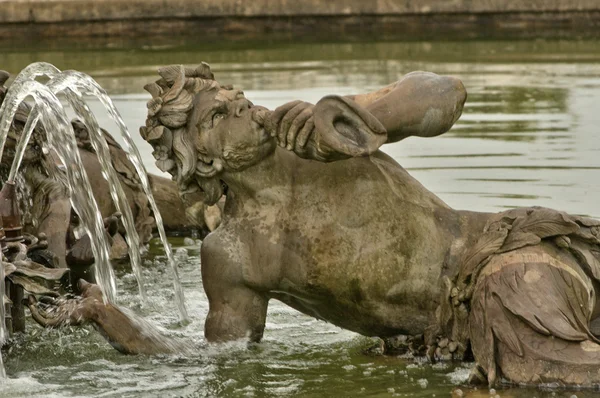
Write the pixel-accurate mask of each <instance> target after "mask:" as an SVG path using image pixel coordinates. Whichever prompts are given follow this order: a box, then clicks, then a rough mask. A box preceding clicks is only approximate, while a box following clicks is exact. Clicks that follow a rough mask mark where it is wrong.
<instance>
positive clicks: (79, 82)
mask: <svg viewBox="0 0 600 398" xmlns="http://www.w3.org/2000/svg"><path fill="white" fill-rule="evenodd" d="M62 73H63V74H64V75H65V76H68V77H69V78H70V81H69V83H68V84H64V79H63V80H61V81H62V82H63V83H61V84H58V83H57V82H58V81H59V80H55V79H56V77H57V75H58V74H61V72H60V70H59V69H58V68H56V67H55V66H54V65H51V64H48V63H45V62H40V63H36V64H31V65H29V66H28V67H27V68H25V69H24V70H23V71H22V72H21V73H20V74H19V75H18V76H17V78H16V79H15V83H18V82H20V81H24V80H27V79H35V77H36V76H39V75H44V74H45V75H47V76H49V77H51V78H52V79H51V81H50V82H49V85H50V86H51V87H53V88H54V89H53V91H54V92H60V91H63V90H64V89H65V88H67V89H68V90H67V91H68V92H70V93H71V94H68V95H67V97H68V99H69V101H70V102H71V101H72V100H73V98H69V97H73V96H77V95H78V94H79V91H78V90H77V89H79V90H83V91H84V93H85V94H91V95H93V96H95V97H96V98H98V99H99V100H100V102H101V103H102V104H103V105H104V107H105V108H106V110H107V111H108V113H109V115H110V116H111V118H112V119H113V120H114V121H115V123H116V124H117V126H118V127H119V130H120V133H121V136H122V137H123V140H124V142H125V145H124V146H125V151H126V153H127V156H128V159H129V160H130V161H131V163H132V164H133V165H134V167H135V169H136V172H137V174H138V176H139V178H140V181H141V184H142V187H143V189H144V193H145V194H146V196H147V197H148V201H149V202H150V206H151V208H152V211H153V213H154V218H155V221H156V226H157V229H158V232H159V235H160V238H161V240H162V243H163V247H164V249H165V254H166V255H167V259H168V262H169V265H170V269H171V274H172V277H173V285H174V289H175V300H176V304H177V307H178V309H179V314H180V319H181V320H182V321H187V320H188V315H187V310H186V308H185V299H184V295H183V289H182V287H181V283H180V282H179V275H178V272H177V264H176V262H175V259H174V256H173V251H172V250H171V247H170V246H169V244H168V241H167V236H166V233H165V229H164V226H163V222H162V217H161V215H160V212H159V211H158V206H157V205H156V201H155V200H154V196H153V195H152V189H151V187H150V183H149V181H148V176H147V172H146V169H145V167H144V165H143V163H142V160H141V159H142V158H141V155H140V153H139V151H138V149H137V147H136V146H135V144H134V142H133V139H132V138H131V134H129V130H128V129H127V126H126V125H125V122H124V121H123V119H122V117H121V115H120V114H119V112H118V110H117V109H116V107H115V106H114V104H113V103H112V101H111V100H110V98H109V97H108V94H107V93H106V92H105V91H104V89H102V87H100V85H99V84H98V83H97V82H96V81H95V80H93V79H92V78H91V77H90V76H88V75H85V74H83V73H81V72H77V71H65V72H62ZM53 81H54V83H53ZM15 83H13V85H14V84H15ZM73 86H75V87H76V88H77V89H74V88H73ZM59 88H60V89H59ZM83 105H85V104H83ZM73 107H74V108H76V106H75V105H74V106H73ZM85 107H86V108H87V105H85ZM81 110H82V111H84V115H92V113H91V111H89V108H88V109H84V108H81ZM76 111H77V109H76ZM0 115H2V113H0ZM80 116H81V114H80ZM84 119H85V116H84ZM94 120H95V119H94ZM28 122H29V120H28ZM89 122H90V123H91V124H92V125H88V123H87V122H86V127H87V128H88V131H90V136H91V135H92V131H93V132H94V133H97V132H98V133H99V134H100V135H102V133H101V131H100V130H99V128H96V126H97V123H95V125H94V123H93V121H92V120H90V121H89ZM32 123H33V122H32ZM1 127H2V125H1V124H0V128H1ZM34 127H35V124H33V127H31V130H33V128H34ZM1 131H3V130H1V129H0V132H1ZM7 131H8V130H7ZM28 134H29V135H31V132H28ZM95 135H96V137H95V138H98V137H97V134H95ZM5 140H6V137H2V136H1V135H0V158H1V156H2V151H3V148H4V143H5ZM92 144H93V145H94V148H95V149H96V152H97V153H98V154H101V153H106V152H105V150H104V148H100V147H102V146H106V145H107V144H106V141H105V140H104V139H103V137H102V139H98V140H92ZM96 144H98V147H96ZM99 148H100V149H99ZM106 149H107V148H106ZM23 150H24V148H23ZM16 158H17V157H15V160H16ZM20 158H22V154H20ZM109 158H110V157H107V159H109ZM17 169H18V167H17ZM110 169H112V165H111V167H110V168H109V170H110ZM15 173H16V171H15ZM109 174H110V172H109ZM109 178H110V177H109ZM116 186H118V187H119V188H118V189H121V188H120V184H117V185H116ZM121 191H122V189H121ZM111 195H113V192H111ZM113 200H115V197H114V195H113ZM115 204H116V205H117V206H118V201H116V200H115ZM122 208H123V209H128V205H123V206H122ZM126 211H127V210H125V212H122V213H123V214H124V218H125V220H124V222H127V218H128V217H127V215H126ZM131 225H132V226H133V230H134V231H133V233H132V234H131V236H130V233H129V230H128V231H127V232H128V233H127V238H128V241H127V243H128V245H129V248H130V250H131V248H137V247H139V238H137V231H135V226H134V224H133V218H131ZM126 227H127V226H126ZM134 237H135V238H137V239H134ZM130 239H132V240H131V241H130ZM136 255H137V256H139V252H138V251H137V250H136V252H135V254H134V255H133V256H132V255H131V251H130V258H131V259H132V268H133V269H134V273H135V274H136V279H137V280H138V286H139V289H140V294H141V295H142V299H143V298H144V293H143V284H142V282H141V270H140V269H139V266H138V267H137V270H136V267H135V266H136V264H139V257H136ZM136 259H138V261H137V262H136V261H135V260H136ZM138 276H139V278H138Z"/></svg>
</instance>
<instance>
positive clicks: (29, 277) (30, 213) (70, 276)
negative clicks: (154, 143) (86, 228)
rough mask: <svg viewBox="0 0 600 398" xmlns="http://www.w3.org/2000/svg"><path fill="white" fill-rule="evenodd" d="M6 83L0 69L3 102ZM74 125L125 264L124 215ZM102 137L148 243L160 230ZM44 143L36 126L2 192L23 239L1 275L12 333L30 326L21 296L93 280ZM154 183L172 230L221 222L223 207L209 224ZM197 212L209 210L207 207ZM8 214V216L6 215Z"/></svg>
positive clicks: (120, 156) (125, 162)
mask: <svg viewBox="0 0 600 398" xmlns="http://www.w3.org/2000/svg"><path fill="white" fill-rule="evenodd" d="M9 77H10V75H9V74H8V73H7V72H4V71H0V104H2V102H3V100H4V97H5V95H6V91H7V87H5V86H4V85H5V83H6V81H7V80H8V78H9ZM30 113H31V106H30V105H29V104H28V103H25V102H23V103H21V104H20V105H19V108H18V111H17V113H16V115H15V117H14V120H13V123H12V126H11V129H10V130H9V134H8V137H7V144H6V147H5V151H4V156H3V157H2V163H0V175H1V176H2V180H3V181H6V180H7V176H8V174H9V169H10V167H11V164H12V162H13V159H14V157H15V149H16V146H17V143H18V142H19V140H20V139H21V135H22V133H23V130H24V127H25V124H26V122H27V120H28V118H29V116H30ZM72 126H73V130H74V132H75V135H76V139H77V146H78V150H79V153H80V156H81V158H82V160H83V163H84V168H85V170H86V172H87V174H88V176H89V178H90V179H91V180H92V182H93V184H92V187H93V193H94V197H95V199H96V201H97V202H98V203H99V209H100V211H101V213H102V214H103V216H104V217H106V218H105V227H106V229H107V234H108V236H109V237H110V242H111V245H112V252H111V257H112V259H113V260H123V259H125V258H126V257H127V244H126V242H125V235H126V231H125V228H124V226H123V224H122V223H121V221H120V216H119V215H118V214H116V213H115V212H116V208H115V205H114V202H113V200H112V198H111V196H110V189H109V186H108V183H107V181H106V180H105V178H104V177H103V175H102V170H101V166H100V163H99V162H98V158H97V154H96V153H95V150H94V147H93V145H92V143H91V141H90V137H89V132H88V130H87V128H86V126H85V125H84V124H83V123H82V122H81V121H79V120H73V121H72ZM103 133H104V135H105V139H106V140H107V142H108V146H109V150H110V155H111V161H112V164H113V167H114V168H115V169H116V171H117V173H118V176H119V179H120V183H121V185H122V186H123V189H124V191H125V194H126V197H127V198H128V200H129V206H130V207H131V210H132V213H133V215H134V217H135V229H136V230H137V233H138V234H139V236H140V243H141V244H145V243H147V242H148V241H149V240H150V238H151V237H152V235H153V232H154V229H155V220H154V217H153V214H152V211H151V207H150V205H149V201H148V198H147V197H146V196H145V194H144V192H143V190H142V187H141V184H140V180H139V177H138V175H137V174H136V172H135V170H134V167H133V165H132V164H131V162H130V161H129V159H128V158H127V156H126V154H125V152H124V150H123V149H122V148H121V146H120V145H119V144H118V143H117V142H116V140H114V138H113V137H112V136H111V135H110V134H109V133H108V132H106V131H103ZM46 140H47V137H46V131H45V130H44V127H43V126H41V125H38V126H37V127H36V128H35V130H34V132H33V137H32V139H31V141H30V143H29V144H28V146H27V150H26V151H25V154H24V159H23V163H22V167H21V169H20V173H19V175H18V180H17V183H16V184H14V185H12V186H9V185H11V184H6V186H5V188H10V190H9V191H6V192H8V194H7V195H8V196H7V195H4V196H2V194H0V216H1V217H2V219H3V221H4V223H5V224H6V223H7V218H6V217H8V218H9V219H10V218H11V217H12V218H13V219H14V220H13V221H15V222H14V225H12V227H14V228H15V230H16V231H19V233H18V235H19V236H17V237H14V239H11V238H10V237H8V238H7V239H8V240H9V245H8V248H6V247H5V250H4V251H5V257H6V260H7V261H8V262H6V263H4V268H5V269H4V275H5V277H6V278H7V279H6V285H7V292H6V297H5V301H6V302H7V303H8V304H7V311H6V313H7V314H8V315H7V316H8V318H7V324H8V331H9V333H13V332H21V331H23V330H24V328H25V323H24V311H23V308H24V307H23V305H22V298H23V291H24V290H25V291H27V292H29V293H34V294H38V295H44V296H54V297H56V296H58V295H59V294H61V293H64V292H65V291H66V289H67V290H72V291H75V292H79V289H78V288H77V286H78V285H77V283H76V282H77V280H79V279H81V278H83V279H85V280H87V281H90V282H93V281H94V273H93V272H92V266H93V263H94V257H93V254H92V249H91V245H90V238H89V237H88V236H87V235H85V236H83V237H81V236H79V235H80V234H79V233H78V231H77V230H78V229H80V221H79V217H78V216H77V214H76V213H75V212H74V211H73V209H72V208H71V203H70V197H69V192H68V187H67V184H66V180H65V176H64V173H63V171H62V166H61V165H60V161H59V160H58V158H57V156H56V154H54V153H52V152H51V151H48V150H47V149H45V144H46ZM149 178H150V181H151V185H152V189H153V194H154V196H155V198H156V200H157V203H158V205H159V208H161V209H163V212H162V213H163V214H164V215H165V217H164V221H165V226H166V228H167V230H168V231H171V232H172V233H178V234H181V233H190V232H192V231H196V232H199V235H200V237H203V236H204V235H206V233H208V232H209V230H210V228H215V227H216V225H217V224H218V222H219V219H220V209H219V208H218V207H213V208H212V209H208V210H209V211H208V212H207V214H209V215H210V214H212V218H211V219H210V220H209V222H208V224H209V225H208V226H207V223H206V222H205V218H204V214H203V213H202V212H198V211H197V210H195V209H197V208H199V207H200V206H199V205H198V204H197V203H193V202H189V201H188V202H187V203H184V202H183V201H182V199H181V197H180V195H179V193H178V190H177V186H176V185H175V184H174V183H173V182H172V181H170V180H168V179H166V178H164V177H159V176H153V175H151V176H149ZM2 193H5V191H2ZM194 199H196V200H198V198H194ZM200 202H201V201H200ZM3 206H4V207H3ZM200 208H201V209H202V210H207V207H206V206H203V207H200ZM165 209H168V211H166V210H165ZM7 212H8V213H10V214H9V215H7V214H8V213H7ZM4 213H7V214H4ZM15 217H16V218H15ZM5 230H6V228H5ZM7 235H8V230H7Z"/></svg>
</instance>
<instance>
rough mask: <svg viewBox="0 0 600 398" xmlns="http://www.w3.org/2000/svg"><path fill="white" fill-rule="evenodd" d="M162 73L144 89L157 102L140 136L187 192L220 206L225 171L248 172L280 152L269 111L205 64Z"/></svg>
mask: <svg viewBox="0 0 600 398" xmlns="http://www.w3.org/2000/svg"><path fill="white" fill-rule="evenodd" d="M158 73H159V74H160V76H161V77H162V78H161V79H159V80H158V81H156V83H152V84H148V85H146V86H145V87H144V88H145V89H146V90H147V91H148V92H150V94H151V95H152V99H151V100H150V101H149V102H148V118H147V120H146V126H145V127H142V128H141V129H140V134H141V135H142V137H143V138H144V139H145V140H146V141H148V142H149V143H150V144H151V145H152V146H153V148H154V152H153V155H154V157H155V159H156V165H157V166H158V168H159V169H161V170H162V171H166V172H168V173H170V174H171V176H172V177H173V179H174V180H175V181H176V182H177V184H178V186H179V190H180V192H181V193H182V194H184V195H185V194H186V193H193V192H195V191H197V190H198V188H199V189H200V190H201V191H203V193H204V198H203V199H204V202H205V203H207V204H214V203H216V202H217V200H219V198H220V197H221V195H222V194H223V183H222V182H221V180H220V178H219V176H220V175H221V174H222V173H223V172H227V171H240V170H244V169H246V168H248V167H250V166H252V165H254V164H256V163H258V162H260V161H261V160H262V159H264V158H265V157H266V156H268V155H269V154H270V153H272V152H273V151H274V149H275V146H276V142H275V139H274V138H272V137H271V136H270V134H269V133H268V132H267V131H265V128H264V121H265V119H266V117H267V115H268V112H269V111H268V110H267V109H266V108H263V107H258V106H254V105H253V104H252V103H251V102H250V101H248V100H247V99H246V98H245V97H244V93H243V92H242V91H240V90H235V89H233V88H232V87H230V86H222V85H220V84H219V83H218V82H217V81H216V80H214V76H213V74H212V72H211V71H210V67H209V66H208V65H207V64H205V63H203V64H201V65H200V66H198V67H197V68H196V69H193V70H192V69H188V68H184V67H183V66H181V65H177V66H168V67H164V68H161V69H159V71H158Z"/></svg>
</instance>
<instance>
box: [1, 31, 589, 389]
mask: <svg viewBox="0 0 600 398" xmlns="http://www.w3.org/2000/svg"><path fill="white" fill-rule="evenodd" d="M0 49H1V50H2V51H0V68H1V69H6V70H8V71H10V72H12V73H16V72H18V71H20V70H21V69H22V68H23V67H24V66H26V65H28V64H29V63H31V62H34V61H40V60H44V61H47V62H51V63H53V64H55V65H56V66H58V67H59V68H61V69H77V70H81V71H83V72H86V73H88V74H90V75H91V76H92V77H94V78H95V79H96V80H97V81H98V82H99V83H100V84H101V85H102V86H103V87H105V88H106V90H107V91H108V92H109V94H110V95H111V97H112V98H113V100H114V101H115V104H116V106H117V107H118V108H119V110H120V112H121V114H122V115H123V117H124V119H125V122H126V124H127V126H128V128H129V129H130V130H131V131H137V129H138V127H139V126H140V125H141V124H143V122H144V120H145V116H146V107H145V102H146V101H147V99H148V95H147V94H146V93H145V92H144V91H143V89H142V87H143V85H144V84H146V83H148V82H150V81H153V80H156V78H157V75H156V73H155V70H156V68H157V66H159V65H165V64H173V63H185V64H197V63H199V62H200V61H207V62H209V63H211V65H212V67H213V71H214V72H215V74H216V77H217V78H218V79H219V80H221V81H224V82H232V83H234V84H236V86H239V87H240V88H243V89H244V90H246V93H247V95H248V97H249V98H250V99H251V100H252V101H253V102H254V103H256V104H261V105H265V106H267V107H269V108H271V109H273V108H275V107H277V106H278V105H281V104H283V103H284V102H286V101H290V100H293V99H302V100H306V101H311V102H316V101H317V100H318V99H319V98H321V97H322V96H324V95H326V94H330V93H338V94H350V93H356V92H365V91H367V90H371V89H374V88H377V87H379V86H382V85H384V84H387V83H389V82H392V81H395V80H397V79H398V78H399V77H401V76H402V75H403V74H405V73H407V72H409V71H411V70H417V69H421V70H429V71H433V72H437V73H441V74H452V75H455V76H458V77H459V78H460V79H461V80H462V81H463V82H464V84H465V86H466V87H467V90H468V92H469V99H468V101H467V105H466V108H465V111H464V114H463V116H462V118H461V119H460V120H459V121H458V123H457V124H456V126H455V127H454V128H453V129H452V131H451V132H450V133H448V134H447V135H445V136H443V137H439V138H436V139H415V138H410V139H407V140H406V141H403V142H400V143H396V144H392V145H388V146H386V147H384V151H385V152H387V153H388V154H390V155H391V156H392V157H394V158H395V159H396V160H398V162H400V163H401V164H402V165H403V166H405V167H406V168H407V169H409V171H410V172H411V174H413V175H414V176H415V177H416V178H417V179H418V180H419V181H421V182H422V183H423V184H424V185H425V186H426V187H428V188H429V189H431V190H432V191H433V192H435V193H437V194H438V195H440V197H441V198H442V199H443V200H444V201H446V202H447V203H448V204H449V205H451V206H453V207H456V208H463V209H470V210H477V211H500V210H504V209H506V208H510V207H519V206H530V205H541V206H547V207H552V208H557V209H561V210H565V211H568V212H571V213H575V214H586V215H592V216H596V217H597V216H600V209H598V204H597V203H598V201H597V200H596V199H597V198H598V197H599V195H600V183H598V175H599V172H600V170H599V169H600V158H599V157H598V155H597V154H598V151H599V150H600V130H599V129H598V127H597V126H599V125H600V113H599V112H598V103H599V102H600V41H598V40H583V41H569V40H555V41H539V40H537V41H483V40H481V41H393V40H390V41H378V40H372V41H348V42H343V41H341V42H333V41H321V42H310V41H296V42H292V41H273V40H271V41H268V40H267V41H260V42H258V41H242V42H240V41H232V42H208V41H203V40H202V38H201V37H200V38H177V39H173V38H164V39H153V40H152V41H150V40H141V41H138V42H135V43H127V42H119V41H114V42H99V41H97V42H92V43H90V42H83V43H73V42H69V43H61V42H47V43H38V45H37V46H34V45H10V44H6V43H4V44H0ZM90 106H91V107H92V110H95V109H94V106H100V105H99V104H96V105H95V104H94V102H93V101H90ZM99 122H100V124H101V125H104V126H106V125H110V123H109V121H108V119H105V120H103V119H99ZM134 139H136V144H137V145H138V147H139V148H140V152H141V154H142V157H143V159H144V162H145V166H146V167H147V168H148V170H149V171H151V172H154V173H159V172H158V170H157V169H156V168H155V167H154V165H153V162H154V159H153V157H152V155H151V151H152V150H151V148H150V147H149V146H148V144H146V143H145V142H144V141H143V140H142V139H141V138H140V137H137V136H136V137H134ZM171 242H172V244H173V246H174V248H175V249H176V253H175V254H176V256H178V257H179V258H180V259H182V261H181V262H180V264H181V267H180V275H181V279H182V282H183V288H184V290H185V296H186V298H187V301H186V302H187V304H188V306H189V311H190V318H191V319H192V322H191V323H190V324H189V325H186V326H184V327H179V326H177V312H176V311H175V307H174V304H173V297H174V296H173V289H172V286H171V285H170V282H169V279H168V278H167V275H168V271H167V268H166V265H165V258H164V253H162V252H161V251H160V250H157V249H156V248H155V246H154V244H153V245H152V246H151V252H154V254H153V256H151V257H149V258H147V259H145V264H144V267H143V268H144V270H143V272H144V280H145V283H146V290H147V291H148V292H149V293H148V294H149V297H148V302H149V303H148V305H147V306H142V304H141V302H140V300H139V298H138V297H137V294H136V291H137V288H136V284H135V278H133V276H132V275H131V273H130V272H128V271H126V270H121V271H120V272H119V278H118V280H119V285H120V286H119V291H120V292H123V293H122V295H121V296H122V297H120V302H121V304H122V305H124V306H127V307H128V308H131V309H132V310H134V311H135V312H136V313H138V314H141V315H142V316H144V317H145V318H147V319H149V320H150V321H151V322H153V323H154V324H157V325H160V326H161V327H163V328H164V332H165V333H166V334H168V335H170V336H174V337H185V338H187V339H191V340H192V341H193V342H194V343H195V344H196V346H197V347H198V352H197V354H196V355H192V356H188V357H182V356H170V357H152V358H150V357H127V356H122V355H120V354H118V353H117V352H116V351H114V350H113V349H112V348H110V346H109V345H108V344H107V343H106V342H105V341H104V340H102V339H101V337H100V336H99V335H98V334H97V333H96V332H95V331H93V330H88V329H77V330H64V331H52V330H41V329H40V328H37V327H36V326H34V325H32V324H31V323H30V325H29V326H30V327H29V331H28V335H27V336H26V337H25V338H24V339H23V340H21V341H20V342H19V343H18V344H16V345H15V346H13V348H12V349H11V352H10V353H9V354H8V355H7V356H6V358H7V360H6V362H7V363H6V367H7V372H8V374H9V376H10V377H11V380H10V382H9V383H8V384H7V386H5V387H3V390H2V394H11V395H12V396H32V395H39V396H53V395H54V396H123V395H129V396H147V395H151V396H156V395H163V396H228V397H229V396H257V397H262V396H281V395H297V396H309V397H312V396H314V397H322V396H381V397H384V396H385V397H387V396H405V395H409V396H413V397H431V396H433V395H434V394H435V396H438V397H440V396H450V393H451V392H452V391H453V390H455V389H456V388H460V389H461V392H462V393H463V396H471V397H488V396H490V392H489V391H488V390H487V389H483V390H478V391H474V390H471V389H466V388H464V387H457V386H460V384H461V383H463V382H464V380H465V379H466V377H467V375H468V368H467V367H466V365H462V364H437V365H429V364H419V363H414V362H413V361H412V360H409V359H404V358H389V357H377V356H370V355H366V354H364V353H363V351H364V349H365V348H367V347H369V346H370V345H372V344H373V340H371V339H369V338H364V337H359V336H357V335H356V334H353V333H350V332H347V331H343V330H341V329H339V328H337V327H334V326H332V325H330V324H327V323H325V322H321V321H317V320H314V319H312V318H309V317H306V316H304V315H301V314H299V313H297V312H295V311H294V310H292V309H289V308H288V307H286V306H284V305H283V304H281V303H278V302H272V303H271V304H270V308H269V314H268V318H267V328H266V332H265V339H264V341H263V342H262V343H261V344H260V345H258V346H256V347H253V348H251V349H247V348H246V347H245V346H244V345H239V344H237V345H228V346H221V347H212V346H207V345H206V344H205V342H204V339H203V324H204V318H205V317H206V313H207V310H208V303H207V300H206V296H205V295H204V292H203V290H202V285H201V277H200V269H199V268H200V267H199V262H200V259H199V252H198V247H197V246H194V245H192V246H186V247H185V248H184V247H182V245H183V242H182V241H181V240H172V241H171ZM496 393H497V394H499V395H500V396H501V397H532V396H536V397H540V398H541V397H551V396H557V397H570V396H572V395H573V394H575V395H576V396H578V397H592V396H595V393H591V392H566V391H555V392H553V391H544V390H539V389H519V388H512V389H508V390H498V391H497V392H496ZM457 394H458V393H456V394H455V395H454V396H459V395H457ZM553 394H554V395H553ZM491 396H494V395H491Z"/></svg>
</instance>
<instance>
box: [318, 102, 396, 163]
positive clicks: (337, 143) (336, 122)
mask: <svg viewBox="0 0 600 398" xmlns="http://www.w3.org/2000/svg"><path fill="white" fill-rule="evenodd" d="M313 114H314V122H315V146H316V147H317V148H316V149H317V150H318V152H319V154H321V155H323V157H324V160H326V161H330V160H338V159H343V158H348V157H355V156H367V155H370V154H372V153H373V152H375V151H377V149H378V148H379V147H380V146H381V145H383V144H385V142H386V141H387V132H386V130H385V127H383V125H382V124H381V123H380V122H379V120H377V119H376V118H375V116H373V115H372V114H371V113H370V112H369V111H367V110H366V109H365V108H362V107H361V106H359V105H358V104H356V103H355V102H354V101H352V100H351V99H349V98H345V97H340V96H337V95H329V96H326V97H323V98H322V99H321V100H320V101H319V102H317V105H315V108H314V110H313Z"/></svg>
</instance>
